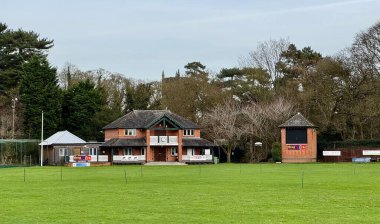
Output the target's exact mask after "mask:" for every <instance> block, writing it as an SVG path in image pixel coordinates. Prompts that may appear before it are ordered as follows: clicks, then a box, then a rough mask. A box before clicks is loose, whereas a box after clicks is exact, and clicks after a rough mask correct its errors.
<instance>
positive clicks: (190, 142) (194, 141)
mask: <svg viewBox="0 0 380 224" xmlns="http://www.w3.org/2000/svg"><path fill="white" fill-rule="evenodd" d="M182 146H193V147H213V146H216V145H215V144H214V143H212V142H210V141H209V140H206V139H203V138H182Z"/></svg>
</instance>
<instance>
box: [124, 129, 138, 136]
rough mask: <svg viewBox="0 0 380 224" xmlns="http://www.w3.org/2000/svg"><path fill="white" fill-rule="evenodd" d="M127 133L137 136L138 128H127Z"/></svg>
mask: <svg viewBox="0 0 380 224" xmlns="http://www.w3.org/2000/svg"><path fill="white" fill-rule="evenodd" d="M125 135H127V136H136V129H125Z"/></svg>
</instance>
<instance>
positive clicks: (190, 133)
mask: <svg viewBox="0 0 380 224" xmlns="http://www.w3.org/2000/svg"><path fill="white" fill-rule="evenodd" d="M183 135H184V136H194V129H185V130H183Z"/></svg>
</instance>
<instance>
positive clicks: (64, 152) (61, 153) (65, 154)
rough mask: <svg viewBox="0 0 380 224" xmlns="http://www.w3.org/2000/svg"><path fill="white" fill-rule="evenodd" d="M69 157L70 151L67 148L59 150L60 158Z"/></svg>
mask: <svg viewBox="0 0 380 224" xmlns="http://www.w3.org/2000/svg"><path fill="white" fill-rule="evenodd" d="M67 155H68V149H67V148H60V149H59V156H67Z"/></svg>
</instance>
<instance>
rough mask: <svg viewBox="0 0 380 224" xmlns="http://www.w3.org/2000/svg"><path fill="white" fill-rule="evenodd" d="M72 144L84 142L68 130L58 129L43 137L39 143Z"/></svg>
mask: <svg viewBox="0 0 380 224" xmlns="http://www.w3.org/2000/svg"><path fill="white" fill-rule="evenodd" d="M41 144H42V145H74V144H86V142H85V141H84V140H83V139H81V138H79V137H78V136H76V135H74V134H72V133H71V132H69V131H59V132H57V133H55V134H54V135H52V136H50V137H49V138H47V139H45V140H44V141H43V142H42V143H40V144H39V145H41Z"/></svg>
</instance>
